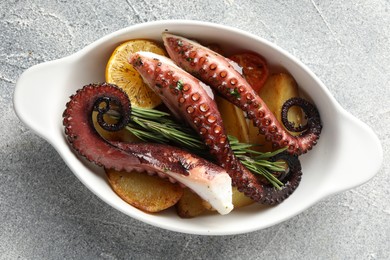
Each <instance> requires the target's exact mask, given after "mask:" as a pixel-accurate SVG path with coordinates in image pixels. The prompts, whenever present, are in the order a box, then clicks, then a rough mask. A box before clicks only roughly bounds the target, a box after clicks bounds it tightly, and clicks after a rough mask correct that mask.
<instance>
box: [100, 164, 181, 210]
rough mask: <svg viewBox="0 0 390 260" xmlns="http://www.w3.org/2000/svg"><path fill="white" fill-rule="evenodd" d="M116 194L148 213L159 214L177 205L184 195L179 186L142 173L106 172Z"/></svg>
mask: <svg viewBox="0 0 390 260" xmlns="http://www.w3.org/2000/svg"><path fill="white" fill-rule="evenodd" d="M106 174H107V178H108V181H109V183H110V185H111V187H112V189H113V190H114V192H115V193H116V194H118V196H119V197H121V198H122V199H123V200H124V201H126V202H127V203H129V204H130V205H132V206H134V207H136V208H139V209H141V210H143V211H146V212H150V213H153V212H159V211H162V210H164V209H167V208H169V207H172V206H173V205H175V204H176V203H177V202H178V201H179V199H180V198H181V197H182V195H183V188H182V187H180V186H179V184H174V183H171V182H169V181H168V180H167V179H161V178H159V177H157V176H150V175H148V174H146V173H142V172H141V173H140V172H136V171H133V172H123V171H114V170H106Z"/></svg>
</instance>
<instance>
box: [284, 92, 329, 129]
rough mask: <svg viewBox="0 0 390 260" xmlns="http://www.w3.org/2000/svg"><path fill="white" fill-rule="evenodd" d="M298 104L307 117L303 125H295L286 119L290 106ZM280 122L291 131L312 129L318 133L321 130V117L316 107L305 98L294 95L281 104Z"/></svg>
mask: <svg viewBox="0 0 390 260" xmlns="http://www.w3.org/2000/svg"><path fill="white" fill-rule="evenodd" d="M293 106H298V107H300V108H301V109H302V110H303V112H304V113H305V116H306V118H307V123H306V124H305V125H299V126H298V127H296V126H295V125H294V123H293V122H290V121H289V120H288V117H287V115H288V111H289V110H290V108H291V107H293ZM281 118H282V123H283V125H284V126H285V127H286V129H287V130H289V131H292V132H303V131H307V130H309V131H312V132H313V133H315V134H318V135H319V134H320V132H321V128H322V125H321V119H320V114H319V112H318V110H317V108H316V107H315V106H314V105H313V104H311V103H310V102H308V101H307V100H305V99H303V98H300V97H294V98H290V99H288V100H287V101H286V102H284V104H283V106H282V116H281Z"/></svg>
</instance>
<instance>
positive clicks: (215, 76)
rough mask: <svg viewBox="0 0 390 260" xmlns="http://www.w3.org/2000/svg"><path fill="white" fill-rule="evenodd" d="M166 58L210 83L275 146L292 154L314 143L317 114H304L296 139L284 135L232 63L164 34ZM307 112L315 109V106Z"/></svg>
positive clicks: (318, 130) (185, 41)
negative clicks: (304, 121) (303, 125)
mask: <svg viewBox="0 0 390 260" xmlns="http://www.w3.org/2000/svg"><path fill="white" fill-rule="evenodd" d="M163 40H164V45H165V47H166V49H167V51H168V54H169V56H170V57H171V59H172V60H174V61H175V62H176V63H177V64H178V65H179V66H180V67H181V68H183V69H184V70H186V71H188V72H189V73H191V74H193V75H194V76H196V77H198V78H199V79H200V80H202V81H203V82H205V83H206V84H209V85H210V86H211V87H212V88H213V89H215V90H216V91H218V93H219V94H220V95H221V96H223V97H224V98H226V99H227V100H229V101H230V102H232V103H233V104H235V105H236V106H238V107H240V108H241V109H242V110H243V111H245V112H246V115H247V117H248V118H249V119H251V120H252V121H253V124H254V125H255V126H256V127H258V128H259V133H260V134H263V135H265V138H266V140H268V141H271V142H272V143H273V146H274V147H288V152H289V153H291V154H295V155H300V154H302V153H306V152H307V151H308V150H310V149H312V147H313V145H315V144H316V141H317V139H318V138H319V134H320V132H321V128H322V126H321V122H320V118H319V113H318V111H316V112H315V113H312V114H310V115H307V116H308V117H307V120H308V126H309V128H308V129H306V131H305V132H303V133H301V134H300V135H299V136H293V135H291V134H290V133H289V132H287V131H286V130H285V129H284V128H283V126H282V125H281V124H280V123H279V122H278V120H277V119H276V118H275V116H274V115H273V114H272V112H271V111H270V110H269V109H268V107H267V105H266V104H265V103H264V101H263V100H262V99H261V98H260V97H259V96H258V94H257V93H256V92H255V91H254V90H253V89H252V87H251V86H250V85H249V84H248V82H247V81H246V80H245V79H244V78H243V76H242V75H241V74H240V73H239V72H238V71H237V70H236V69H234V67H233V65H232V64H231V61H229V60H228V59H226V58H225V57H223V56H221V55H220V54H218V53H216V52H214V51H212V50H210V49H208V48H206V47H204V46H202V45H200V44H198V43H196V42H194V41H191V40H189V39H186V38H184V37H181V36H176V35H173V34H169V33H163ZM310 110H316V108H315V107H314V106H312V107H311V108H310Z"/></svg>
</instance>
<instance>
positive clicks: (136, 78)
mask: <svg viewBox="0 0 390 260" xmlns="http://www.w3.org/2000/svg"><path fill="white" fill-rule="evenodd" d="M137 51H149V52H154V53H157V54H160V55H165V56H167V54H166V52H165V50H164V49H163V48H161V47H160V46H159V45H158V44H157V43H155V42H153V41H150V40H144V39H136V40H130V41H126V42H124V43H122V44H121V45H119V46H118V47H117V48H116V49H115V50H114V52H113V53H112V55H111V57H110V59H109V60H108V62H107V66H106V81H107V82H108V83H112V84H115V85H117V86H118V87H120V88H122V89H123V90H124V91H125V92H126V93H127V95H128V96H129V98H130V101H131V104H132V105H133V106H135V107H142V108H154V107H156V106H158V105H159V104H161V99H160V98H159V97H158V96H157V95H156V94H155V93H154V92H153V90H151V89H150V88H149V87H148V86H147V85H146V84H145V83H144V82H143V80H142V77H141V76H140V75H139V73H138V72H137V71H136V70H135V69H134V67H133V65H131V64H129V62H128V57H129V55H131V54H132V53H135V52H137Z"/></svg>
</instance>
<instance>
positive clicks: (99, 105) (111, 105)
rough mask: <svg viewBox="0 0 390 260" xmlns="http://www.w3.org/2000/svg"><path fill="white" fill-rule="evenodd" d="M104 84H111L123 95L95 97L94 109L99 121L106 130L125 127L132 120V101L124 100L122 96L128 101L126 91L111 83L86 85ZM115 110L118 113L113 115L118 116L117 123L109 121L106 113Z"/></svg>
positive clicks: (113, 130)
mask: <svg viewBox="0 0 390 260" xmlns="http://www.w3.org/2000/svg"><path fill="white" fill-rule="evenodd" d="M102 86H110V87H112V88H116V89H117V90H119V91H121V92H122V93H121V94H122V95H123V96H121V97H118V96H113V95H110V96H108V95H104V94H102V96H99V97H97V98H96V99H95V101H94V103H93V110H94V111H97V123H98V124H99V125H100V126H101V127H102V128H103V129H104V130H106V131H110V132H115V131H119V130H121V129H123V128H124V127H125V126H126V125H127V124H128V123H129V121H130V114H131V104H130V102H123V100H121V98H124V100H126V101H128V100H129V98H128V96H127V94H126V92H124V91H122V90H121V89H120V88H119V87H118V86H116V85H114V84H109V83H103V84H101V85H98V84H96V85H95V84H91V85H88V86H86V87H102ZM112 110H114V111H115V112H117V113H112V115H113V117H114V118H116V120H117V121H116V122H115V123H108V122H107V121H106V120H105V117H104V116H105V115H106V114H109V112H112Z"/></svg>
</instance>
